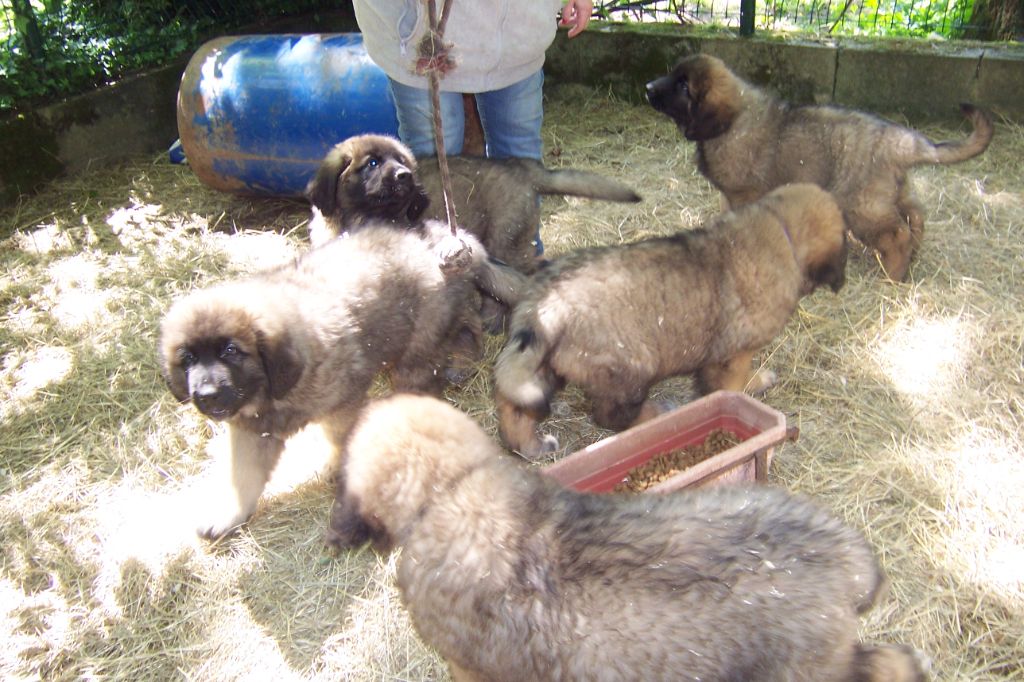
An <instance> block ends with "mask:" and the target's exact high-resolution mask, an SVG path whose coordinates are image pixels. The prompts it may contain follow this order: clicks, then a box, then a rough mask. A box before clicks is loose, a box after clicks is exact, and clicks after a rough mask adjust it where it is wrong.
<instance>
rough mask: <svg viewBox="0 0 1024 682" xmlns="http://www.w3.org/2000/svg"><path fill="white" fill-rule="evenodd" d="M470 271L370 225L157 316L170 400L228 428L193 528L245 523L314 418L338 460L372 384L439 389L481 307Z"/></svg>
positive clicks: (483, 263) (205, 532) (477, 253)
mask: <svg viewBox="0 0 1024 682" xmlns="http://www.w3.org/2000/svg"><path fill="white" fill-rule="evenodd" d="M473 241H474V247H473V248H472V249H471V250H470V255H471V257H472V258H475V259H476V261H475V262H474V263H472V264H471V266H470V267H469V268H467V269H466V270H465V271H463V272H462V274H452V273H445V272H443V271H442V269H441V267H440V264H441V262H442V259H441V256H440V255H439V254H438V253H437V251H436V249H434V248H432V247H431V245H429V244H428V243H427V242H426V241H424V240H423V239H422V238H420V237H419V236H418V235H416V234H415V233H413V232H409V231H406V230H395V229H392V228H390V227H382V226H379V225H378V226H368V227H366V228H365V229H362V230H360V231H359V232H357V233H355V234H352V235H349V236H348V237H347V238H345V239H335V240H332V241H331V242H330V243H328V244H325V245H324V246H322V247H320V248H317V249H313V250H311V251H309V252H308V253H306V254H304V255H303V256H302V257H300V258H299V259H297V260H296V261H295V262H293V263H290V264H288V265H284V266H281V267H279V268H276V269H273V270H269V271H266V272H262V273H258V274H255V275H253V276H250V277H246V278H241V279H236V280H232V281H228V282H225V283H223V284H220V285H216V286H213V287H210V288H208V289H203V290H200V291H196V292H193V293H191V294H189V295H187V296H185V297H184V298H181V299H179V300H178V301H176V302H175V303H174V304H173V305H172V306H171V308H170V310H169V311H168V312H167V314H166V315H165V316H164V319H163V322H162V326H161V335H160V341H159V351H160V356H161V364H162V369H163V373H164V377H165V378H166V380H167V383H168V386H169V387H170V390H171V392H172V393H173V394H174V396H175V397H176V398H177V399H178V400H180V401H182V402H191V403H192V404H193V405H194V406H195V407H196V409H197V410H199V411H200V412H201V413H202V414H204V415H206V416H207V417H210V418H211V419H214V420H216V421H222V422H227V424H228V431H229V440H230V448H231V452H230V474H229V476H228V480H225V481H223V482H222V483H221V484H220V491H219V493H218V495H217V496H216V497H215V498H213V499H211V500H210V504H209V508H208V509H205V510H203V513H204V518H203V519H202V520H201V522H200V525H199V528H198V532H199V534H200V535H202V536H204V537H208V538H217V537H220V536H222V535H224V534H226V533H228V532H229V531H231V530H232V529H233V528H235V527H236V526H238V525H239V524H241V523H243V522H245V521H246V520H247V519H248V518H249V517H250V516H251V515H252V513H253V512H254V510H255V509H256V505H257V502H258V501H259V498H260V495H261V494H262V492H263V489H264V487H265V485H266V483H267V481H268V479H269V477H270V474H271V472H272V471H273V469H274V467H275V466H276V464H277V461H278V458H279V457H280V455H281V452H282V451H283V449H284V445H285V440H286V439H287V438H288V437H289V436H291V435H293V434H294V433H296V432H297V431H299V430H300V429H302V428H303V427H305V426H306V425H307V424H309V423H312V422H319V423H320V424H321V425H322V426H323V427H324V430H325V432H326V433H327V436H328V439H329V440H330V441H331V443H332V445H333V446H334V448H335V449H336V451H337V453H338V454H340V452H341V450H342V449H343V445H344V440H345V437H346V435H347V433H348V430H349V428H350V427H351V424H352V421H353V420H354V419H355V417H356V414H357V413H358V411H359V409H360V408H361V407H362V405H363V403H364V402H365V399H366V394H367V391H368V390H369V388H370V386H371V384H372V382H373V380H374V378H375V377H376V376H377V374H378V373H380V372H381V371H387V372H388V373H389V374H390V377H391V380H392V384H393V386H394V388H395V389H396V390H406V391H423V392H431V393H439V392H440V391H441V390H442V389H443V387H444V385H445V378H446V368H447V367H448V364H449V363H450V362H451V361H452V360H451V357H450V356H451V354H452V349H453V348H455V346H456V345H457V341H458V339H459V338H460V336H461V334H462V332H463V330H464V327H465V311H466V309H467V307H468V306H469V305H470V304H471V302H473V301H474V300H475V299H474V298H472V296H473V295H474V294H475V291H474V288H475V286H476V283H475V281H474V275H473V273H474V272H476V271H477V270H479V269H480V268H486V267H487V254H486V251H484V249H483V247H482V246H480V244H479V243H478V242H475V240H473Z"/></svg>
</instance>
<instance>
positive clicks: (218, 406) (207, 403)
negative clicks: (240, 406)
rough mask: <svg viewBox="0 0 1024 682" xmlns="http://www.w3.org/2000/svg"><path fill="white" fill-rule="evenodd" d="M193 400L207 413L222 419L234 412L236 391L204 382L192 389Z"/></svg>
mask: <svg viewBox="0 0 1024 682" xmlns="http://www.w3.org/2000/svg"><path fill="white" fill-rule="evenodd" d="M192 402H193V404H195V406H196V407H197V408H198V409H199V411H200V412H202V413H203V414H205V415H208V416H210V417H214V418H215V419H220V418H224V417H227V416H229V415H230V414H231V413H232V412H233V408H234V402H235V396H234V392H233V391H231V390H229V389H227V388H224V387H220V386H216V385H214V384H211V383H204V384H202V385H200V386H198V387H196V388H195V389H194V390H193V391H192Z"/></svg>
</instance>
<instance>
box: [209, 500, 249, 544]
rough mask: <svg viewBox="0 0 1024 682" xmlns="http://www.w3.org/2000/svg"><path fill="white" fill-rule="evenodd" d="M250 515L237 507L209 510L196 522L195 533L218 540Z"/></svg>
mask: <svg viewBox="0 0 1024 682" xmlns="http://www.w3.org/2000/svg"><path fill="white" fill-rule="evenodd" d="M250 516H251V514H250V513H246V512H244V511H242V510H240V509H238V508H237V507H225V508H221V509H217V510H211V512H210V513H207V514H205V515H204V517H203V519H202V520H201V521H199V523H197V524H196V534H197V535H198V536H199V537H201V538H203V539H206V540H219V539H220V538H222V537H224V536H225V535H230V534H231V533H233V532H235V531H236V530H238V528H239V526H241V525H242V524H243V523H245V522H246V521H248V520H249V517H250Z"/></svg>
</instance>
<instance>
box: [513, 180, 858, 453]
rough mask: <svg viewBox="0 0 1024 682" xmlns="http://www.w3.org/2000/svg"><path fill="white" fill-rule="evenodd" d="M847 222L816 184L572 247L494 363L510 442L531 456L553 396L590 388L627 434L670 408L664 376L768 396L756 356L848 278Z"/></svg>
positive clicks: (547, 448) (541, 282)
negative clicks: (635, 234)
mask: <svg viewBox="0 0 1024 682" xmlns="http://www.w3.org/2000/svg"><path fill="white" fill-rule="evenodd" d="M845 233H846V229H845V224H844V222H843V217H842V214H841V213H840V211H839V207H838V206H837V205H836V203H835V201H834V200H833V199H832V198H831V197H830V196H829V194H828V193H827V192H825V191H824V190H822V189H820V188H819V187H817V186H815V185H812V184H799V185H788V186H785V187H781V188H779V189H777V190H774V191H772V192H771V193H769V194H768V195H767V196H765V197H764V198H763V199H761V200H759V201H757V202H755V203H753V204H750V205H748V206H744V207H742V208H739V209H737V210H736V211H732V212H729V213H725V214H722V215H720V216H718V217H717V218H715V219H713V220H712V221H710V222H709V223H708V224H707V225H706V226H705V227H704V228H703V229H698V230H689V231H683V232H679V233H677V234H675V235H672V236H668V237H661V238H654V239H646V240H642V241H639V242H635V243H632V244H625V245H617V246H606V247H598V248H593V249H585V250H581V251H576V252H571V253H569V254H567V255H565V256H562V257H560V258H557V259H555V260H553V261H552V262H551V263H550V265H549V266H547V267H545V268H543V269H541V270H539V271H538V272H537V273H535V274H534V275H533V276H532V277H531V279H530V281H529V283H528V286H527V289H526V292H525V294H524V295H523V297H522V299H521V300H520V302H519V304H518V305H517V306H516V308H515V310H514V311H513V314H512V320H511V323H510V327H509V335H508V341H507V342H506V344H505V346H504V348H503V349H502V350H501V352H500V354H499V355H498V359H497V363H496V366H495V403H496V407H497V411H498V417H499V432H500V434H501V437H502V440H503V441H504V442H505V444H506V445H507V446H508V447H509V448H510V449H512V450H514V451H516V452H518V453H519V454H520V455H522V456H523V457H526V458H527V459H536V458H538V457H540V456H542V455H545V454H547V453H550V452H554V451H555V450H557V449H558V444H557V440H556V439H555V438H554V436H551V435H545V436H543V437H541V436H540V435H539V434H538V430H537V427H538V423H539V422H540V421H541V420H542V419H544V418H546V417H547V415H548V414H549V412H550V403H551V398H552V396H553V394H554V393H555V392H556V391H557V390H558V389H559V388H561V387H562V385H563V384H565V383H567V382H568V383H571V384H575V385H577V386H579V387H581V388H582V389H583V391H584V393H585V394H586V396H587V398H588V399H589V400H590V402H591V406H592V416H593V419H594V422H595V423H597V424H598V425H599V426H602V427H604V428H609V429H613V430H616V431H620V430H622V429H625V428H627V427H629V426H632V425H633V424H637V423H640V422H643V421H646V420H648V419H651V418H652V417H655V416H657V415H658V414H660V413H661V412H662V411H663V407H662V406H659V405H658V404H656V403H655V402H653V401H650V400H648V399H647V396H648V392H649V391H650V389H651V387H652V386H654V384H656V383H657V382H659V381H661V380H663V379H667V378H669V377H673V376H680V375H694V376H695V378H696V381H697V387H698V389H699V390H700V391H701V392H702V393H710V392H711V391H714V390H717V389H728V390H734V391H742V390H746V391H748V392H750V393H754V394H756V393H760V392H763V391H765V390H767V389H768V388H769V387H770V386H771V385H772V384H773V383H774V382H775V375H774V373H772V372H770V371H768V370H765V369H761V370H758V371H756V372H754V371H753V369H752V366H751V363H752V360H753V357H754V354H755V353H757V352H758V351H759V350H761V349H762V348H764V347H765V346H766V345H767V344H768V343H769V342H771V340H772V339H774V338H775V337H776V336H777V335H778V334H779V332H781V331H782V329H783V328H784V327H785V325H786V323H787V322H788V321H789V318H790V316H791V315H792V313H793V311H794V310H796V307H797V304H798V302H799V301H800V299H801V298H802V297H803V296H805V295H807V294H809V293H811V292H812V291H814V290H815V288H817V287H818V286H819V285H823V284H824V285H828V286H829V287H831V288H832V290H833V291H838V290H839V289H840V287H842V285H843V283H844V282H845V267H846V239H845Z"/></svg>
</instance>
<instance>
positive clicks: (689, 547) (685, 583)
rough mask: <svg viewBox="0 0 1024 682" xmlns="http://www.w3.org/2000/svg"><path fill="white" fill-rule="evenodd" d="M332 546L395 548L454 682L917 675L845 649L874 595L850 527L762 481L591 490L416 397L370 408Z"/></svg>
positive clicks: (880, 579) (894, 650) (426, 630)
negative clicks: (660, 489) (680, 488)
mask: <svg viewBox="0 0 1024 682" xmlns="http://www.w3.org/2000/svg"><path fill="white" fill-rule="evenodd" d="M327 539H328V542H329V544H331V545H333V546H335V547H339V548H340V547H352V546H358V545H360V544H362V543H364V542H366V541H367V540H374V542H375V545H376V546H377V547H378V549H386V548H389V547H392V546H397V547H401V549H402V555H401V558H400V559H399V564H398V573H397V580H398V587H399V589H400V590H401V594H402V598H403V600H404V602H405V605H406V606H407V608H408V611H409V614H410V616H411V617H412V621H413V624H414V626H415V627H416V629H417V631H418V632H419V634H420V636H421V637H422V638H423V640H424V641H425V642H427V643H428V644H429V645H431V646H433V647H434V648H436V649H437V651H438V652H439V653H440V654H441V655H442V656H443V657H444V658H445V660H446V661H447V663H448V665H449V667H450V669H451V673H452V677H453V678H454V679H456V680H481V681H483V680H488V681H491V680H495V681H497V680H517V681H521V682H531V681H538V682H539V681H544V682H552V681H557V680H595V681H601V680H636V679H644V680H680V679H688V680H759V681H761V682H771V681H779V682H783V681H785V682H796V681H801V680H802V681H806V682H810V681H812V680H813V681H816V682H825V681H840V680H841V681H844V682H852V681H853V680H864V681H866V680H877V681H879V682H881V681H883V680H885V681H886V682H900V681H904V680H905V681H911V680H923V679H924V672H923V670H922V666H921V664H920V663H919V661H918V659H917V658H916V656H915V654H914V652H913V650H912V649H910V648H909V647H905V646H870V645H866V644H862V643H860V642H859V641H858V638H857V626H858V615H859V614H862V613H865V612H866V611H868V610H869V609H871V608H872V607H873V606H874V605H875V604H877V603H878V602H879V601H880V600H881V599H882V596H883V595H884V593H885V587H886V584H887V581H886V579H885V576H884V574H883V572H882V570H881V568H880V567H879V565H878V562H877V560H876V559H875V557H874V555H873V553H872V550H871V548H870V547H869V545H868V544H867V542H866V541H865V540H864V538H863V537H862V536H861V535H860V534H859V533H857V532H855V531H853V530H851V529H850V528H847V527H846V526H845V525H843V524H842V523H841V522H840V521H838V520H837V519H835V518H834V517H833V516H831V515H830V514H828V513H826V512H824V511H823V510H821V509H819V508H818V507H816V506H815V505H813V504H811V503H809V502H808V501H806V500H804V499H801V498H798V497H794V496H792V495H789V494H787V493H786V492H784V491H782V490H779V489H774V488H770V487H766V486H763V487H756V488H744V487H736V486H716V487H712V488H709V489H701V490H697V491H687V492H682V493H677V494H673V495H595V494H584V493H578V492H575V491H572V490H569V489H565V488H562V487H560V486H559V485H557V484H556V483H555V482H554V481H552V480H551V479H549V478H547V477H546V476H544V475H543V474H541V473H540V472H538V471H537V470H536V469H531V468H530V467H527V466H525V465H523V463H522V462H519V461H516V460H514V459H513V458H511V457H508V456H507V455H505V454H504V453H502V452H501V451H500V449H499V448H498V447H497V446H496V444H495V443H494V442H493V441H491V439H490V438H488V436H487V435H486V434H485V433H484V432H483V430H482V429H481V428H480V427H479V426H477V424H476V423H475V422H473V420H472V419H470V418H469V417H468V416H467V415H465V414H463V413H462V412H460V411H458V410H457V409H455V408H454V407H452V406H450V405H448V404H446V403H444V402H442V401H439V400H435V399H433V398H429V397H425V396H418V397H417V396H408V395H401V396H393V397H391V398H388V399H386V400H383V401H380V402H377V403H374V404H373V405H371V406H369V407H368V408H367V410H366V411H365V413H364V414H363V415H362V416H361V418H360V421H359V424H358V425H357V426H356V428H355V429H354V431H353V434H352V440H351V444H350V448H349V455H348V458H347V459H346V461H345V465H344V475H343V477H342V479H340V483H339V487H338V495H337V498H336V500H335V503H334V507H333V509H332V512H331V530H330V531H329V532H328V538H327Z"/></svg>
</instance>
